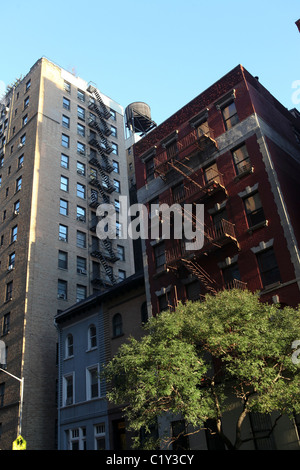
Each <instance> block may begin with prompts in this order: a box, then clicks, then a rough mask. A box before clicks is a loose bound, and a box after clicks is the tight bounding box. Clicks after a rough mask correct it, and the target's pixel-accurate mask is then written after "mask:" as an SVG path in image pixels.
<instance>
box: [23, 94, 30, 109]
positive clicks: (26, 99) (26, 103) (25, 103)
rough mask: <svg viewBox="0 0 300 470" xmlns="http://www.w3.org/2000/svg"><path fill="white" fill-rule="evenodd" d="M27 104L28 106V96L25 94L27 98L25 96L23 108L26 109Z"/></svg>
mask: <svg viewBox="0 0 300 470" xmlns="http://www.w3.org/2000/svg"><path fill="white" fill-rule="evenodd" d="M28 106H29V96H27V98H25V100H24V109H26V108H27V107H28Z"/></svg>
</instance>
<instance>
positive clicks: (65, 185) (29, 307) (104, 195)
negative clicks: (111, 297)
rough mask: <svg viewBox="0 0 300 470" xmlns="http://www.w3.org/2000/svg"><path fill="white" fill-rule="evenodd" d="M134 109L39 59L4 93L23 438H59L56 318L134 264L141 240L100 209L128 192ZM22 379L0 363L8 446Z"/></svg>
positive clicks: (4, 229) (4, 315)
mask: <svg viewBox="0 0 300 470" xmlns="http://www.w3.org/2000/svg"><path fill="white" fill-rule="evenodd" d="M124 132H125V131H124V111H123V108H122V107H121V106H120V105H119V104H117V103H116V102H115V101H113V100H112V99H110V98H109V97H107V96H105V95H103V94H102V93H101V92H100V91H99V90H98V89H97V87H96V85H95V84H93V83H91V82H90V83H87V82H86V81H84V80H83V79H81V78H78V77H75V76H74V75H73V74H71V73H69V72H67V71H66V70H63V69H62V68H60V67H59V66H57V65H55V64H54V63H52V62H50V61H49V60H48V59H46V58H41V59H40V60H38V61H37V62H36V63H35V64H34V65H33V67H32V68H31V69H30V71H29V73H28V74H27V75H26V76H25V77H24V78H23V79H21V80H18V81H17V82H16V83H15V84H14V85H13V86H11V87H10V89H9V90H8V91H7V93H6V95H5V96H4V97H3V99H2V101H1V121H0V133H1V148H0V154H1V157H0V179H1V188H0V211H1V214H0V217H1V220H0V223H1V225H0V240H1V242H0V244H1V246H0V259H1V266H0V296H1V297H0V321H1V339H2V340H4V342H5V345H6V352H7V359H6V364H7V371H8V372H10V373H11V374H13V375H15V376H16V377H19V378H24V395H23V401H22V405H23V412H22V416H21V418H22V420H21V422H22V431H21V432H22V436H23V437H24V438H25V440H26V441H27V448H29V449H41V450H43V449H54V448H55V421H56V401H55V399H56V376H57V370H56V344H57V331H56V329H55V326H54V316H55V315H56V314H57V312H60V311H63V310H65V309H66V308H69V307H70V306H71V305H73V304H75V303H76V302H80V301H81V300H83V299H85V298H86V297H87V296H89V295H91V294H93V293H97V292H101V291H102V290H103V289H106V288H107V287H109V286H113V285H116V284H117V283H118V282H119V281H121V280H123V279H124V278H125V277H127V276H129V275H131V274H132V273H133V272H134V261H133V249H132V244H131V241H130V240H126V239H122V238H120V237H119V235H120V232H119V231H120V230H121V227H120V226H119V224H118V222H117V227H116V231H117V237H116V238H115V239H110V240H100V239H99V238H98V237H97V233H96V224H97V221H98V218H97V215H96V210H97V207H98V206H99V204H101V203H102V202H109V203H111V204H114V206H115V208H116V212H117V213H118V210H119V196H120V195H126V196H127V195H128V178H127V162H126V151H125V135H124ZM20 405H21V403H20V384H19V382H18V381H17V380H15V379H14V378H13V377H11V376H9V375H8V374H5V373H4V372H0V433H1V434H0V448H1V449H10V448H11V444H12V442H13V440H14V439H15V438H16V437H17V434H18V432H19V430H18V428H17V425H18V422H19V420H20Z"/></svg>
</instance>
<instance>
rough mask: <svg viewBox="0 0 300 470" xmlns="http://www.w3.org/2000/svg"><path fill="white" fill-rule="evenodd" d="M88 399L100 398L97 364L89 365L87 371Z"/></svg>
mask: <svg viewBox="0 0 300 470" xmlns="http://www.w3.org/2000/svg"><path fill="white" fill-rule="evenodd" d="M86 375H87V377H86V379H87V380H86V383H87V397H86V398H87V400H92V399H93V398H98V397H99V396H100V380H99V368H98V365H97V366H93V367H89V368H88V369H87V371H86Z"/></svg>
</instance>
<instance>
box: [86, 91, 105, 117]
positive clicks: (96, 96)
mask: <svg viewBox="0 0 300 470" xmlns="http://www.w3.org/2000/svg"><path fill="white" fill-rule="evenodd" d="M88 91H89V92H90V93H92V94H93V95H94V96H95V98H96V99H97V101H98V103H99V105H100V108H101V110H102V112H103V115H104V117H105V119H109V117H110V112H109V111H108V109H107V107H106V106H105V104H104V102H103V100H102V98H101V95H100V93H99V92H98V90H97V88H96V87H94V86H93V85H89V86H88Z"/></svg>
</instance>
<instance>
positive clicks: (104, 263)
mask: <svg viewBox="0 0 300 470" xmlns="http://www.w3.org/2000/svg"><path fill="white" fill-rule="evenodd" d="M93 255H94V256H95V257H96V258H98V259H99V261H100V263H101V264H102V266H103V267H104V270H105V273H106V275H107V276H108V278H109V279H110V281H111V283H112V284H116V283H117V281H116V280H115V277H114V275H113V273H112V271H111V269H110V266H109V265H108V263H107V261H106V259H105V257H104V256H103V254H102V253H101V251H99V250H97V251H95V252H93Z"/></svg>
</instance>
